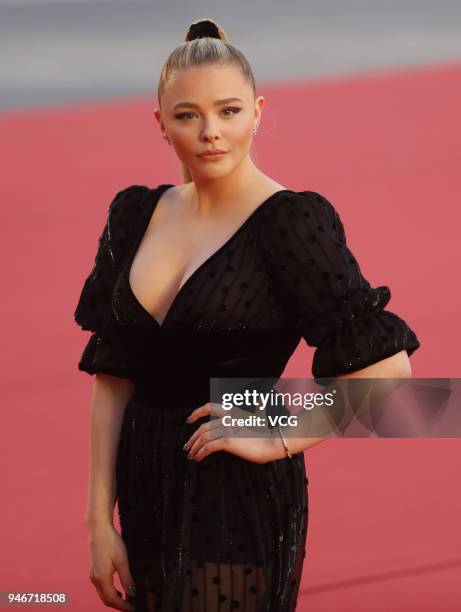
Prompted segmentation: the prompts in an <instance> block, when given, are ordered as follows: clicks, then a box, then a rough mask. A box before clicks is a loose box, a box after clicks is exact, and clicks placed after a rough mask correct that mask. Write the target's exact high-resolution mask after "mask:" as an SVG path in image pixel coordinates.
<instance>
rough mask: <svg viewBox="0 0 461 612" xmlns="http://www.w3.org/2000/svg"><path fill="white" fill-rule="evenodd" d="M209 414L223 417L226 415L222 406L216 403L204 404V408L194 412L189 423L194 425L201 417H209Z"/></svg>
mask: <svg viewBox="0 0 461 612" xmlns="http://www.w3.org/2000/svg"><path fill="white" fill-rule="evenodd" d="M208 414H210V415H213V416H223V415H224V414H226V411H225V410H224V409H223V407H222V406H221V404H217V403H216V402H208V403H207V404H203V406H200V407H199V408H196V409H195V410H193V411H192V412H191V413H190V415H189V417H188V418H187V422H188V423H193V422H194V421H196V420H197V419H199V418H200V417H203V416H207V415H208Z"/></svg>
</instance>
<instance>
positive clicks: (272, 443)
mask: <svg viewBox="0 0 461 612" xmlns="http://www.w3.org/2000/svg"><path fill="white" fill-rule="evenodd" d="M228 414H229V413H228V412H226V411H224V409H223V408H222V407H221V405H220V404H215V403H211V402H209V403H208V404H204V405H203V406H200V407H199V408H196V409H195V410H194V411H193V412H192V413H191V414H190V416H189V418H188V419H187V422H188V423H193V422H194V421H196V420H197V419H198V418H200V417H203V416H206V415H213V416H216V417H222V416H224V415H228ZM252 414H253V413H251V412H247V411H244V410H240V409H239V408H237V407H233V408H232V414H229V416H231V417H232V418H248V417H249V416H251V415H252ZM252 429H254V430H255V431H259V432H260V433H262V435H261V436H260V437H256V438H250V437H242V436H240V437H239V436H238V432H239V430H246V432H247V433H246V435H248V431H250V430H252ZM183 450H185V451H189V454H188V455H187V458H188V459H193V460H194V461H197V462H199V461H202V459H204V458H205V457H207V456H208V455H210V454H211V453H214V452H216V451H220V450H224V451H227V452H228V453H232V454H233V455H237V456H238V457H241V458H242V459H246V460H247V461H252V462H253V463H268V462H269V461H276V460H278V459H284V458H285V457H286V456H287V455H286V451H285V447H284V446H283V442H282V439H281V437H280V434H279V432H278V431H277V430H276V429H272V430H271V429H269V428H268V427H267V426H266V425H264V426H260V427H258V426H254V427H253V426H251V427H248V426H246V427H244V426H231V425H223V424H222V421H221V418H216V419H212V420H209V421H207V422H205V423H202V424H201V425H200V427H198V429H197V430H196V431H195V432H194V433H193V434H192V436H191V437H190V438H189V440H188V441H187V442H186V444H185V445H184V447H183Z"/></svg>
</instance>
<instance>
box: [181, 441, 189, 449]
mask: <svg viewBox="0 0 461 612" xmlns="http://www.w3.org/2000/svg"><path fill="white" fill-rule="evenodd" d="M188 444H189V441H187V442H186V443H185V444H184V446H183V447H182V449H183V450H187V445H188Z"/></svg>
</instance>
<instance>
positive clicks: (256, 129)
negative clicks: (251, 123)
mask: <svg viewBox="0 0 461 612" xmlns="http://www.w3.org/2000/svg"><path fill="white" fill-rule="evenodd" d="M251 131H252V132H253V134H256V132H257V131H258V126H256V127H254V128H253V129H252V130H251Z"/></svg>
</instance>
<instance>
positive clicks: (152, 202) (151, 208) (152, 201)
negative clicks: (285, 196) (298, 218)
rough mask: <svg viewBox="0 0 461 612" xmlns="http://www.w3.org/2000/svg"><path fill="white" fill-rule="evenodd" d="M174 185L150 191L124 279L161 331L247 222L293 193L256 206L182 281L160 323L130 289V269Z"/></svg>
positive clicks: (276, 192)
mask: <svg viewBox="0 0 461 612" xmlns="http://www.w3.org/2000/svg"><path fill="white" fill-rule="evenodd" d="M175 186H176V185H173V184H170V183H164V184H160V185H158V186H157V187H155V188H153V189H150V191H151V193H153V197H152V198H149V203H148V210H147V213H146V216H145V217H144V216H143V220H144V219H145V222H143V225H142V227H141V228H140V230H139V233H138V236H137V237H136V240H135V244H134V246H133V248H132V250H131V253H130V256H129V257H128V263H127V266H126V279H127V285H128V290H129V292H130V294H131V296H132V297H133V298H134V301H135V302H136V303H137V305H138V306H139V307H140V309H141V310H142V311H143V312H144V313H145V314H147V315H148V317H150V319H151V321H152V323H153V324H154V325H155V326H156V327H158V328H159V329H163V328H165V326H166V323H167V321H168V320H169V319H170V318H171V316H172V313H173V312H174V309H175V308H176V306H177V304H178V302H179V300H180V299H181V297H182V295H183V293H184V292H185V290H186V289H187V288H188V287H189V285H190V284H191V283H192V281H193V279H194V278H195V277H196V276H197V275H198V274H199V273H200V272H201V271H202V270H203V269H204V268H205V267H206V266H208V265H209V264H210V263H211V262H212V261H214V259H215V258H216V257H217V256H218V255H219V254H220V253H221V252H222V251H224V249H226V248H228V247H229V245H230V244H231V243H232V242H233V241H234V240H235V239H236V238H237V236H239V235H240V233H241V232H242V231H243V229H244V228H245V227H246V226H247V225H248V224H249V222H250V221H251V220H252V219H253V218H254V217H255V216H256V214H257V213H258V212H260V211H261V210H262V209H263V208H264V207H265V206H266V205H267V204H268V203H269V202H272V201H273V200H274V199H275V198H276V197H277V196H280V195H281V194H282V193H293V192H292V191H291V190H290V189H279V190H278V191H274V193H272V194H271V195H269V196H268V197H267V198H266V199H265V200H263V202H261V204H259V205H258V206H256V208H255V209H254V210H253V211H252V212H251V213H250V214H249V215H248V217H247V218H246V219H245V220H244V221H243V222H242V223H241V224H240V225H239V227H238V228H237V229H236V230H235V231H234V232H233V233H232V234H231V235H230V236H229V238H227V239H226V240H225V241H224V242H223V243H222V244H221V245H220V246H219V247H218V248H217V249H216V250H215V251H213V253H211V255H209V256H208V257H207V258H206V259H205V260H204V261H202V263H201V264H199V265H198V266H197V267H196V268H195V270H193V271H192V272H191V273H190V275H189V276H188V277H187V278H186V279H185V280H183V282H182V284H181V285H180V287H179V289H178V290H177V292H176V295H175V296H174V298H173V300H172V301H171V303H170V306H169V307H168V309H167V311H166V314H165V316H164V318H163V321H162V322H160V321H158V319H156V317H154V315H153V314H152V313H150V312H149V311H148V310H147V308H145V307H144V306H143V305H142V304H141V302H140V301H139V299H138V298H137V297H136V295H135V293H134V291H133V289H132V287H131V283H130V272H131V268H132V265H133V260H134V258H135V256H136V253H137V252H138V247H139V245H140V244H141V241H142V239H143V238H144V235H145V233H146V231H147V228H148V226H149V224H150V222H151V219H152V217H153V215H154V213H155V209H156V207H157V204H158V201H159V200H160V196H161V195H162V193H163V192H164V191H166V190H167V189H170V188H171V187H175Z"/></svg>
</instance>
